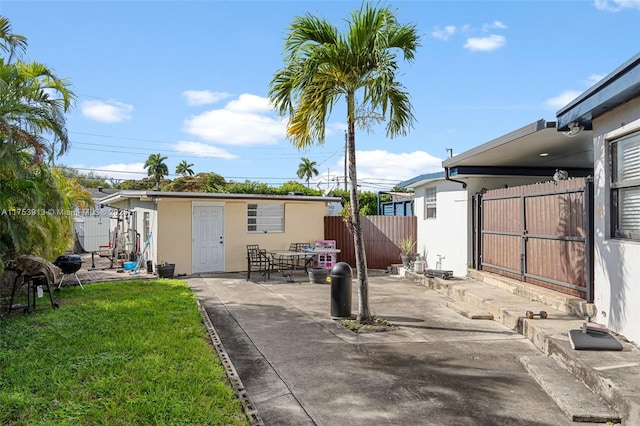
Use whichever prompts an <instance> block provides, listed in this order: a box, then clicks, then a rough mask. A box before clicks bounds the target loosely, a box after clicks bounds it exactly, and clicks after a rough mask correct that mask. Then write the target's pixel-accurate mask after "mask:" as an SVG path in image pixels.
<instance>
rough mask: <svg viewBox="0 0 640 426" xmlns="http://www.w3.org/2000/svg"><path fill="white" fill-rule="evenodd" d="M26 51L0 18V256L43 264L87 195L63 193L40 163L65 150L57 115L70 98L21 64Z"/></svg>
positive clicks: (58, 247) (61, 181) (56, 81)
mask: <svg viewBox="0 0 640 426" xmlns="http://www.w3.org/2000/svg"><path fill="white" fill-rule="evenodd" d="M26 47H27V41H26V38H25V37H24V36H21V35H17V34H13V33H12V30H11V25H10V23H9V21H8V20H7V19H6V18H5V17H2V16H0V53H2V52H4V53H5V54H8V55H7V56H6V57H1V58H0V206H2V207H1V210H0V257H2V258H3V259H10V258H12V257H13V256H16V255H20V254H36V255H40V256H42V257H44V258H45V259H48V260H51V258H52V257H53V256H54V255H58V254H62V252H64V250H65V249H66V248H67V245H66V244H67V242H68V238H67V237H68V236H69V235H71V234H72V227H73V221H72V220H70V218H72V215H71V212H70V211H68V209H70V208H71V207H72V206H76V205H79V204H81V203H82V200H83V199H85V197H86V196H87V195H88V194H86V193H81V192H76V191H69V190H68V189H69V188H68V187H66V186H65V185H67V184H68V183H69V182H67V180H66V179H65V178H62V177H61V176H62V174H61V173H60V172H59V171H57V170H56V169H55V168H51V167H49V166H48V165H47V164H46V162H45V161H46V160H47V159H48V158H53V157H54V156H56V155H58V156H59V155H62V154H63V153H64V152H66V150H67V149H68V147H69V139H68V137H67V130H66V121H65V114H66V113H67V112H68V110H69V109H70V108H71V106H72V104H73V101H74V94H73V92H72V91H71V89H70V86H69V83H68V82H67V81H66V80H63V79H60V78H58V77H57V76H56V75H55V74H54V73H53V72H52V71H51V70H50V69H49V68H48V67H47V66H46V65H45V64H42V63H39V62H35V61H33V62H24V61H22V60H21V57H22V54H23V53H24V52H25V51H26ZM47 137H51V138H52V140H53V144H52V145H49V143H48V139H47ZM56 145H57V146H58V150H57V151H55V150H54V146H56ZM65 216H66V217H65ZM2 266H3V262H0V271H1V270H2Z"/></svg>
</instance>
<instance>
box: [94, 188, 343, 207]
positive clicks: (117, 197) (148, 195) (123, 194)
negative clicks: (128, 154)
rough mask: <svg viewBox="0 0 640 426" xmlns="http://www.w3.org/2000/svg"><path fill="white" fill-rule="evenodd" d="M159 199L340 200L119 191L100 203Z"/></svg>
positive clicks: (296, 196)
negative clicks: (133, 199)
mask: <svg viewBox="0 0 640 426" xmlns="http://www.w3.org/2000/svg"><path fill="white" fill-rule="evenodd" d="M132 198H138V199H160V198H185V199H186V198H190V199H199V200H229V199H233V200H289V201H318V202H325V203H331V202H340V201H342V198H340V197H319V196H318V197H316V196H306V195H264V194H229V193H218V192H216V193H212V192H161V191H119V192H117V193H115V194H112V195H109V196H107V197H105V198H103V199H102V200H100V202H101V204H107V205H108V204H113V203H117V202H120V201H124V200H127V199H132Z"/></svg>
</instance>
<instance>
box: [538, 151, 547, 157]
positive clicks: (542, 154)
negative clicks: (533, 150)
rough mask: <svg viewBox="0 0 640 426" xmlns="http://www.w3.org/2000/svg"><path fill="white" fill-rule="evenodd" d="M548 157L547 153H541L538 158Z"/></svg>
mask: <svg viewBox="0 0 640 426" xmlns="http://www.w3.org/2000/svg"><path fill="white" fill-rule="evenodd" d="M548 155H549V153H548V152H541V153H540V157H547V156H548Z"/></svg>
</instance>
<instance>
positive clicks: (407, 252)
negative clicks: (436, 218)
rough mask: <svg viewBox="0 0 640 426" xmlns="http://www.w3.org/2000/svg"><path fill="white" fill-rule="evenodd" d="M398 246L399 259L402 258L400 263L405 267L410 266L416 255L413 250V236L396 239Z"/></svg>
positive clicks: (414, 243) (414, 244)
mask: <svg viewBox="0 0 640 426" xmlns="http://www.w3.org/2000/svg"><path fill="white" fill-rule="evenodd" d="M398 246H399V247H400V250H401V253H400V259H402V264H403V265H404V266H405V268H406V267H408V266H410V265H411V264H412V263H413V262H415V260H416V258H417V257H418V253H416V252H415V251H414V248H415V246H416V242H415V241H414V239H413V237H410V236H409V237H404V238H401V239H400V240H398Z"/></svg>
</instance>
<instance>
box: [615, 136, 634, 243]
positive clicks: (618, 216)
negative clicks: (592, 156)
mask: <svg viewBox="0 0 640 426" xmlns="http://www.w3.org/2000/svg"><path fill="white" fill-rule="evenodd" d="M629 142H631V145H632V146H631V149H632V150H637V151H638V154H639V155H640V131H636V132H633V133H630V134H626V135H623V136H621V137H617V138H615V139H611V140H610V141H609V177H610V179H609V187H610V189H609V190H610V198H611V203H610V204H611V232H610V235H611V238H617V239H624V240H631V241H640V230H635V229H628V228H627V229H625V228H624V227H623V226H624V225H622V224H621V222H622V221H623V217H622V213H623V212H621V206H620V203H621V196H622V195H621V194H622V193H623V192H626V191H629V190H633V191H634V192H635V191H639V192H640V175H639V176H637V177H635V176H632V178H630V179H625V178H624V176H620V172H621V171H622V170H624V168H621V167H620V164H619V163H618V160H619V159H620V158H619V153H618V149H619V147H620V146H621V144H622V143H629ZM634 145H637V146H634ZM622 160H623V161H624V158H622ZM633 161H634V162H640V157H638V156H634V158H633ZM632 167H634V168H635V167H639V165H638V164H633V165H632ZM639 196H640V194H639ZM638 208H640V204H639V205H638Z"/></svg>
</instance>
